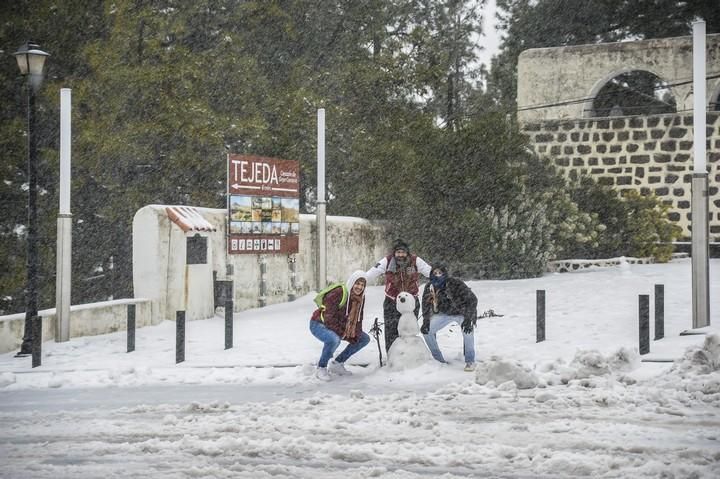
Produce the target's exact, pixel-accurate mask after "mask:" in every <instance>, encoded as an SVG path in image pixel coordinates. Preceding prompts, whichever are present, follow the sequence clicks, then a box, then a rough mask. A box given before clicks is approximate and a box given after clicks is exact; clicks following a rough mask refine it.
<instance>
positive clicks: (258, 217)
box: [230, 195, 300, 249]
mask: <svg viewBox="0 0 720 479" xmlns="http://www.w3.org/2000/svg"><path fill="white" fill-rule="evenodd" d="M299 233H300V200H299V199H298V198H277V197H268V196H241V195H232V196H231V197H230V234H231V235H252V234H258V235H260V234H262V235H278V236H280V235H297V234H299ZM258 241H265V240H258ZM268 241H270V240H268ZM262 249H264V248H262Z"/></svg>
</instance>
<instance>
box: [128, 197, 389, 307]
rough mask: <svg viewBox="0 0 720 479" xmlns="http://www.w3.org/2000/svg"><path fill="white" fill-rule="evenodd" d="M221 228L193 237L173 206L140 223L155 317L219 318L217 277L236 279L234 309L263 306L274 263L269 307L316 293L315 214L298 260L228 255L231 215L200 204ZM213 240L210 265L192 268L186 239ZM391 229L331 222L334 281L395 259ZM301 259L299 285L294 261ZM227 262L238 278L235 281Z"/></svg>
mask: <svg viewBox="0 0 720 479" xmlns="http://www.w3.org/2000/svg"><path fill="white" fill-rule="evenodd" d="M194 210H195V211H196V212H198V213H199V214H200V215H202V217H203V218H204V220H206V221H207V222H208V223H209V224H211V225H212V226H213V228H214V231H190V232H188V233H185V232H184V231H183V230H182V229H181V228H180V227H179V226H178V225H177V224H176V223H174V222H173V221H171V219H170V218H169V217H168V206H166V205H149V206H145V207H143V208H141V209H140V210H138V212H137V213H136V214H135V218H134V219H133V286H134V294H135V296H136V297H143V298H150V300H151V301H152V302H153V316H154V318H153V320H154V321H158V320H163V319H174V318H175V312H176V311H179V310H184V311H186V318H187V319H188V320H195V319H204V318H208V317H211V316H213V315H214V314H215V309H214V297H213V295H214V288H213V272H215V273H216V276H217V279H218V280H232V281H233V284H234V309H235V311H242V310H245V309H249V308H254V307H257V306H258V305H259V298H260V285H261V263H260V260H261V259H264V260H265V262H266V271H267V272H266V275H265V288H266V294H265V303H266V304H268V305H270V304H275V303H280V302H285V301H288V299H289V298H290V297H292V296H301V295H304V294H307V293H308V292H310V291H314V290H315V289H316V281H317V271H316V269H317V259H316V239H315V236H316V227H315V216H314V215H300V251H299V253H298V254H296V255H287V254H267V255H264V257H261V256H260V255H256V254H233V255H227V239H226V229H227V228H226V227H227V224H226V222H227V210H225V209H211V208H199V207H195V208H194ZM196 234H200V235H201V236H204V237H207V248H208V249H207V264H201V265H196V264H191V265H187V264H186V241H187V240H186V238H187V237H189V236H193V235H196ZM390 244H391V242H390V238H389V236H388V234H387V227H386V226H383V225H382V224H379V223H372V222H370V221H367V220H364V219H360V218H350V217H334V216H329V217H328V218H327V249H328V251H327V280H328V282H333V281H340V280H345V278H346V277H347V275H349V274H350V272H352V271H353V270H356V269H363V270H367V269H368V268H370V266H372V265H373V264H374V263H375V261H377V260H378V259H379V258H381V257H382V256H384V255H385V254H387V252H388V248H389V246H390ZM291 258H292V259H294V260H295V263H294V264H295V269H296V278H295V282H294V284H295V288H293V284H292V281H291V264H290V259H291ZM227 265H231V267H232V274H231V275H229V276H228V274H227Z"/></svg>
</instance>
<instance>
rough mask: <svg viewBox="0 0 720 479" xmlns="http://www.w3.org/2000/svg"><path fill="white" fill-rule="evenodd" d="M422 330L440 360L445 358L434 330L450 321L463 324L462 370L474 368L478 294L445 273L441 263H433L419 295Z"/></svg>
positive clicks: (445, 270)
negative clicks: (463, 361) (420, 296)
mask: <svg viewBox="0 0 720 479" xmlns="http://www.w3.org/2000/svg"><path fill="white" fill-rule="evenodd" d="M422 309H423V323H422V326H421V327H420V332H421V333H422V334H423V338H424V339H425V344H427V346H428V349H429V350H430V354H432V356H433V358H435V359H436V360H437V361H440V362H441V363H444V362H446V361H445V358H443V355H442V353H441V352H440V347H439V346H438V343H437V338H436V334H437V332H438V331H440V330H441V329H443V328H444V327H446V326H448V325H449V324H450V323H457V324H459V325H460V327H461V328H462V335H463V352H464V355H465V371H473V370H475V335H474V330H475V323H476V322H477V296H475V293H473V292H472V290H471V289H470V288H469V287H468V286H467V285H466V284H465V283H464V282H462V281H461V280H459V279H457V278H451V277H450V276H448V272H447V268H446V267H445V266H444V265H441V264H438V265H434V266H433V268H432V272H431V273H430V282H429V283H428V284H426V285H425V290H424V291H423V295H422Z"/></svg>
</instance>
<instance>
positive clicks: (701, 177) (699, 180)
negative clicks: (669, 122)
mask: <svg viewBox="0 0 720 479" xmlns="http://www.w3.org/2000/svg"><path fill="white" fill-rule="evenodd" d="M705 82H706V80H705V22H702V21H700V22H694V23H693V177H692V202H691V224H692V251H691V255H692V295H693V298H692V303H693V320H692V325H693V328H703V327H705V326H708V325H709V324H710V291H709V288H708V283H709V266H708V258H709V247H710V243H709V238H708V174H707V167H706V147H705V142H706V131H705V128H706V117H705V90H706V84H705Z"/></svg>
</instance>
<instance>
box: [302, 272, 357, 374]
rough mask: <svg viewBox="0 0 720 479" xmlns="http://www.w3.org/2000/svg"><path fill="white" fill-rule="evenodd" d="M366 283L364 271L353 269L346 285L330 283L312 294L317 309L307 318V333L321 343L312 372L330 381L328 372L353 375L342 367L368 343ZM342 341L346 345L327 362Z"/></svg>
mask: <svg viewBox="0 0 720 479" xmlns="http://www.w3.org/2000/svg"><path fill="white" fill-rule="evenodd" d="M366 285H367V279H366V278H365V273H364V272H363V271H355V272H354V273H352V274H351V275H350V277H349V278H348V280H347V282H346V283H345V284H343V283H336V284H332V285H330V286H328V287H327V288H325V289H324V290H322V291H320V292H319V293H318V295H317V296H316V297H315V304H317V306H318V308H317V309H316V310H315V311H314V312H313V314H312V317H311V318H310V332H311V333H312V335H313V336H315V337H316V338H318V339H319V340H320V341H322V343H323V349H322V353H321V354H320V360H319V361H318V365H317V371H316V373H315V375H316V376H317V378H318V379H320V380H322V381H329V380H330V379H331V375H334V376H345V375H349V374H352V373H351V372H350V371H348V370H347V369H345V361H347V360H348V358H349V357H350V356H352V355H353V354H355V353H357V352H358V351H360V350H361V349H362V348H364V347H365V346H367V344H368V343H369V342H370V336H368V334H367V333H365V332H364V331H363V330H362V322H363V308H364V306H365V286H366ZM343 340H344V341H347V342H348V345H347V347H346V348H345V349H344V350H343V351H342V352H341V353H340V354H338V355H337V356H336V357H335V359H334V360H332V361H330V360H331V358H332V357H333V354H335V350H336V349H337V348H338V346H340V341H343Z"/></svg>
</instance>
